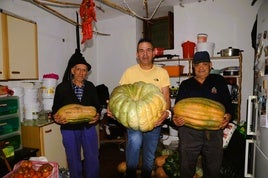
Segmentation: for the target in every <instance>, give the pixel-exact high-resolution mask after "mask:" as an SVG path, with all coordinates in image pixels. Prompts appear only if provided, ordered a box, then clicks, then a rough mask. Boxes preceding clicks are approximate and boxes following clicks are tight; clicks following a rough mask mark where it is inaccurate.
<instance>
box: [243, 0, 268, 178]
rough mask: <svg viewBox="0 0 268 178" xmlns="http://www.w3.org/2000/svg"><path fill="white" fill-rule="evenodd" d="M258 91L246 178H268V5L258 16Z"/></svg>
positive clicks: (250, 113) (251, 108)
mask: <svg viewBox="0 0 268 178" xmlns="http://www.w3.org/2000/svg"><path fill="white" fill-rule="evenodd" d="M256 27H257V29H256V34H257V37H256V56H255V64H254V91H253V95H252V96H249V98H248V102H247V103H248V105H247V139H246V148H245V149H246V151H245V167H244V176H245V177H252V178H267V177H268V36H267V31H268V1H267V0H264V1H263V3H262V5H261V6H260V9H259V11H258V15H257V26H256Z"/></svg>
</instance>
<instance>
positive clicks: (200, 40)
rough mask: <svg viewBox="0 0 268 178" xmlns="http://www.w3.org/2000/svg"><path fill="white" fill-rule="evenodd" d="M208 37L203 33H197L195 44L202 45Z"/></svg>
mask: <svg viewBox="0 0 268 178" xmlns="http://www.w3.org/2000/svg"><path fill="white" fill-rule="evenodd" d="M207 37H208V35H207V34H205V33H198V34H197V43H204V42H207Z"/></svg>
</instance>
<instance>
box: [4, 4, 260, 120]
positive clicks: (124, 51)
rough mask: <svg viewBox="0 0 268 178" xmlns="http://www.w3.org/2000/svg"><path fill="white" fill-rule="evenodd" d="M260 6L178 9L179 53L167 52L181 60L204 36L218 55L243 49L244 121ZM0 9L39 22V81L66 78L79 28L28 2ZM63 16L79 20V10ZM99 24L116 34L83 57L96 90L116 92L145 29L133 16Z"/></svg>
mask: <svg viewBox="0 0 268 178" xmlns="http://www.w3.org/2000/svg"><path fill="white" fill-rule="evenodd" d="M261 2H262V0H259V1H257V2H256V4H255V5H254V6H253V7H252V6H251V0H235V1H234V0H214V1H204V2H202V3H193V4H185V7H184V8H182V7H180V6H175V7H174V44H175V48H174V50H169V51H166V52H165V53H170V54H179V55H182V48H181V43H182V42H184V41H186V40H190V41H196V35H197V34H198V33H200V32H204V33H207V34H208V41H211V42H215V44H216V49H215V53H216V52H218V51H220V50H221V49H224V48H227V47H229V46H232V47H234V48H239V49H242V50H244V52H243V81H242V84H243V87H242V120H244V119H245V110H246V98H247V96H248V95H249V94H252V88H253V86H252V85H253V60H254V59H253V56H254V55H253V53H254V51H253V48H252V47H251V30H252V27H253V24H254V20H255V16H256V14H257V11H258V8H259V6H260V4H261ZM0 8H2V9H5V10H8V11H12V12H13V13H16V14H18V15H21V16H23V17H25V18H29V19H31V20H34V21H36V22H37V24H38V50H39V51H38V52H39V78H40V79H42V75H43V74H45V73H51V72H53V73H57V74H59V75H60V77H61V78H62V76H63V73H64V70H65V67H66V64H67V61H68V59H69V58H70V56H71V55H72V54H73V53H74V51H75V48H76V38H75V27H74V26H73V25H70V24H69V23H67V22H65V21H63V20H61V19H59V18H58V17H55V16H53V15H51V14H49V13H48V12H46V11H44V10H42V9H40V8H38V7H36V6H34V5H32V4H30V3H28V2H24V1H19V0H1V1H0ZM61 11H63V12H64V14H65V15H66V14H67V16H68V17H70V18H71V19H76V14H75V12H74V10H68V9H64V10H62V9H61ZM96 25H97V29H98V31H100V32H103V33H109V34H111V35H110V36H100V35H97V36H96V35H95V36H94V38H93V40H92V41H91V42H90V45H89V47H87V48H86V50H85V51H84V52H83V55H84V56H85V58H86V59H87V60H88V62H89V63H90V64H91V65H92V73H91V74H90V76H89V80H91V81H93V82H94V83H95V85H98V84H102V83H104V84H105V85H107V86H108V87H109V90H110V92H111V91H112V89H113V88H114V87H115V86H117V85H118V81H119V79H120V76H121V75H122V73H123V71H124V70H125V69H126V68H127V67H128V66H130V65H133V64H135V63H136V60H135V58H136V54H135V53H136V44H137V40H138V39H139V38H140V37H141V36H142V29H141V27H142V26H141V22H140V21H139V20H137V19H135V18H134V17H131V16H128V15H123V16H121V17H117V18H113V19H110V20H103V21H98V22H97V23H96ZM62 39H64V40H65V41H64V42H63V41H62ZM81 49H83V46H81Z"/></svg>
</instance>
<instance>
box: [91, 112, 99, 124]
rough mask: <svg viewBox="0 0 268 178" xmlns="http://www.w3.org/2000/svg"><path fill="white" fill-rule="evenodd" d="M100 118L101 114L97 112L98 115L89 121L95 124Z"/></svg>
mask: <svg viewBox="0 0 268 178" xmlns="http://www.w3.org/2000/svg"><path fill="white" fill-rule="evenodd" d="M99 119H100V114H99V113H97V114H96V116H95V117H94V118H93V119H92V120H91V121H90V122H89V124H94V123H95V122H97V121H98V120H99Z"/></svg>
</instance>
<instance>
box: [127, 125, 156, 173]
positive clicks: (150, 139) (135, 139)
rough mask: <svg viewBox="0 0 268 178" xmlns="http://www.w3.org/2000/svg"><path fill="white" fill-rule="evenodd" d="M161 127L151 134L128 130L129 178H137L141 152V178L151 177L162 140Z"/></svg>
mask: <svg viewBox="0 0 268 178" xmlns="http://www.w3.org/2000/svg"><path fill="white" fill-rule="evenodd" d="M160 132H161V127H156V128H154V129H153V130H152V131H149V132H141V131H137V130H132V129H127V135H128V138H127V144H126V163H127V173H126V177H127V178H135V177H136V170H137V167H138V164H139V156H140V151H141V149H142V151H141V153H142V167H141V171H142V173H141V177H142V178H147V177H148V178H149V177H151V173H152V170H153V168H154V159H155V152H156V149H157V145H158V142H159V138H160Z"/></svg>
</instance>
